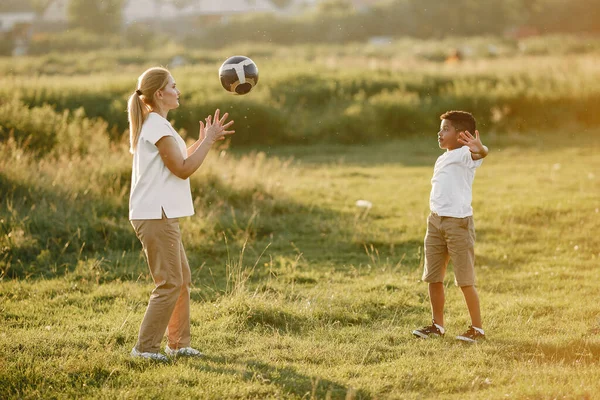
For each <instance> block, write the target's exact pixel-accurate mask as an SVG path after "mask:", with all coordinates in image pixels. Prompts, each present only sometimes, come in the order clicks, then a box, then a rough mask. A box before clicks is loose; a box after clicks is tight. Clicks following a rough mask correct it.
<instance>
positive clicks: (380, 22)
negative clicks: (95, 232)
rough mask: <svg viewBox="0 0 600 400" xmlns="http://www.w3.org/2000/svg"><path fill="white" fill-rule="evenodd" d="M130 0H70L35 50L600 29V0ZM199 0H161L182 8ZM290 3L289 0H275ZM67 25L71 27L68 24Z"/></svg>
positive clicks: (45, 1)
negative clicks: (163, 12)
mask: <svg viewBox="0 0 600 400" xmlns="http://www.w3.org/2000/svg"><path fill="white" fill-rule="evenodd" d="M54 1H56V0H2V2H0V11H10V7H11V4H13V6H14V5H18V7H21V8H22V7H23V5H24V4H25V3H28V4H29V7H30V9H31V10H33V11H34V12H35V13H36V16H37V18H41V15H42V14H43V13H44V11H45V10H46V9H47V8H48V6H49V5H50V4H52V3H53V2H54ZM127 1H128V0H103V1H97V0H68V3H67V17H68V28H69V30H68V31H67V30H66V29H65V30H63V31H62V32H61V31H58V32H53V33H37V34H35V35H34V36H33V37H32V38H31V40H30V45H29V50H28V51H29V53H30V54H39V53H48V52H52V51H69V50H70V51H86V50H96V49H99V48H112V49H114V48H130V47H141V48H145V49H149V48H157V47H160V46H162V45H164V44H165V43H167V42H169V41H179V42H183V43H184V44H186V45H189V46H192V47H221V46H224V45H231V44H233V43H237V42H257V43H260V42H268V43H274V44H282V45H290V44H298V43H348V42H364V41H367V40H369V39H370V38H373V37H391V38H394V37H405V36H410V37H416V38H422V39H439V38H443V37H449V36H482V35H497V36H499V35H504V36H510V37H513V38H517V39H518V38H520V37H522V36H529V35H544V34H561V33H568V34H598V33H600V0H594V1H590V0H502V1H497V0H454V1H452V2H441V1H439V0H382V1H379V2H376V3H375V4H374V5H372V6H369V7H362V8H361V7H357V6H356V5H355V2H353V1H352V0H322V1H321V2H319V3H318V4H317V6H316V7H315V8H313V9H309V10H307V11H306V12H304V13H303V14H298V15H280V16H278V17H274V16H273V15H272V14H245V15H240V16H229V17H228V18H225V19H223V20H222V21H221V22H219V19H215V18H206V17H203V16H194V15H189V16H181V17H178V18H177V19H176V20H171V21H140V22H137V23H134V24H130V25H125V24H124V23H123V9H124V7H125V6H126V5H127ZM194 1H197V0H161V1H160V2H161V3H162V4H165V3H171V4H172V5H174V6H175V7H177V8H178V9H180V10H182V9H184V8H185V7H186V6H188V5H190V4H191V3H193V2H194ZM270 1H272V2H273V4H275V5H276V6H277V7H280V8H281V7H284V6H286V5H288V4H289V2H290V0H270ZM65 28H67V27H65ZM1 42H2V45H1V46H0V53H1V54H11V51H12V44H11V43H12V38H11V36H10V35H9V34H6V35H5V36H4V38H3V40H1Z"/></svg>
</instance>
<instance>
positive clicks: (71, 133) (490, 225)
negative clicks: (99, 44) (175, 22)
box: [0, 44, 600, 399]
mask: <svg viewBox="0 0 600 400" xmlns="http://www.w3.org/2000/svg"><path fill="white" fill-rule="evenodd" d="M426 45H427V46H431V45H429V44H423V46H426ZM398 46H402V44H398ZM406 47H407V48H410V49H413V50H414V49H415V48H416V47H415V46H406ZM258 50H259V49H256V50H253V51H256V52H257V54H258ZM296 50H297V51H294V49H281V50H278V49H275V50H274V49H269V48H268V47H265V48H263V49H262V52H263V53H264V54H267V55H268V57H266V58H265V60H275V61H273V64H272V65H271V64H270V63H269V62H262V63H260V64H259V68H262V69H261V74H262V75H261V79H262V80H261V81H260V82H259V86H258V87H257V88H256V93H254V92H253V93H251V94H250V95H249V96H247V97H245V98H235V97H231V96H227V95H226V94H224V93H222V92H221V91H219V86H218V82H216V80H212V81H211V80H210V79H208V78H207V76H211V74H213V72H214V70H215V66H216V67H218V64H219V61H218V57H215V59H211V60H208V61H206V62H205V64H203V65H185V66H181V67H177V68H173V72H174V74H175V76H176V79H177V80H178V86H181V88H182V90H183V91H184V94H186V87H187V88H189V89H188V90H187V93H188V94H187V95H186V96H187V97H184V99H183V101H182V109H181V110H179V111H177V113H173V120H174V123H175V126H177V127H178V128H179V129H181V130H182V132H183V133H185V134H186V135H188V138H189V139H190V140H191V139H193V137H194V135H195V134H196V133H195V132H196V131H195V129H196V128H195V126H194V125H195V124H197V122H196V121H197V120H198V119H200V118H201V117H202V116H203V115H205V114H208V113H209V112H210V111H212V109H214V108H215V107H217V106H219V107H221V108H222V109H226V110H231V114H232V117H233V118H234V119H235V120H236V130H237V133H236V134H235V136H234V138H232V141H231V143H225V144H223V145H221V146H220V148H218V149H215V151H213V152H212V153H211V155H210V157H209V159H208V160H207V162H206V164H205V165H204V166H203V167H202V169H201V171H199V173H196V174H195V175H194V176H193V177H192V179H191V180H192V190H193V196H194V202H195V208H196V215H195V216H194V217H191V218H187V219H185V220H182V221H181V226H182V232H183V240H184V244H185V245H186V249H187V253H188V257H189V259H190V265H192V274H193V289H192V300H193V303H192V310H191V313H192V335H193V344H194V346H196V347H197V348H199V349H201V350H202V351H203V352H204V353H205V354H206V357H204V358H202V359H178V360H174V361H171V362H169V363H168V364H156V363H151V362H145V361H140V360H132V359H130V358H129V356H128V355H129V351H130V350H131V347H132V346H133V345H134V343H135V340H136V336H137V329H138V328H139V323H140V321H141V318H142V316H143V312H144V309H145V305H146V302H147V300H148V295H149V293H150V291H151V289H152V284H151V279H150V276H149V274H148V270H147V266H146V265H145V261H144V259H143V254H142V252H141V246H140V245H139V243H138V242H137V239H136V238H135V235H134V234H133V230H132V228H131V226H130V225H129V222H128V221H127V207H128V204H127V201H128V195H129V185H130V162H131V159H130V155H129V154H128V153H127V144H126V141H125V138H126V134H125V132H124V130H123V118H124V115H123V110H124V107H123V105H124V103H123V102H124V99H125V98H126V95H127V94H128V93H129V92H131V91H132V90H133V88H134V87H133V86H132V85H134V84H135V78H136V77H137V74H138V73H139V71H140V69H142V68H144V67H145V66H147V65H149V64H150V63H158V62H160V60H161V59H160V58H159V57H157V58H156V59H154V61H153V59H152V57H153V56H152V55H146V56H145V57H147V58H144V57H141V59H140V60H137V61H136V62H135V63H133V64H131V65H125V64H120V63H119V62H116V63H114V64H112V63H110V62H107V64H106V65H108V66H107V67H106V68H100V69H98V70H94V69H93V68H91V69H90V71H89V72H88V73H82V71H75V70H71V71H67V70H65V69H64V68H62V67H57V68H56V69H55V70H54V71H53V72H52V71H51V70H50V69H51V68H52V66H60V65H63V64H64V65H68V63H65V62H64V59H63V58H61V57H58V56H55V58H54V60H52V59H49V58H48V57H49V56H39V57H30V58H22V59H15V60H13V59H6V58H5V59H0V70H2V71H4V72H5V73H4V75H3V76H2V77H0V83H1V84H0V154H2V155H3V156H2V158H0V193H1V194H2V197H1V199H0V279H1V280H0V318H2V329H1V330H0V365H1V368H0V398H151V397H156V398H174V397H181V398H215V399H217V398H261V399H262V398H298V399H300V398H304V399H308V398H310V399H317V398H319V399H320V398H332V399H335V398H342V399H369V398H374V399H375V398H385V399H417V398H419V399H421V398H448V399H459V398H460V399H475V398H486V399H487V398H490V399H500V398H515V399H550V398H552V399H553V398H567V399H581V398H584V399H586V398H589V399H592V398H596V397H598V392H599V391H600V383H598V382H600V373H599V372H598V371H600V369H599V368H598V367H599V362H600V305H599V303H598V302H597V301H596V298H597V296H598V285H597V283H596V279H595V278H596V276H595V275H594V273H595V272H596V271H597V267H598V261H599V259H600V238H598V236H597V235H595V232H597V231H598V230H599V228H600V202H599V200H598V199H599V198H600V176H599V175H598V171H600V159H599V158H598V156H597V153H598V150H600V126H599V125H598V124H597V123H596V118H598V116H597V113H595V112H594V110H595V109H598V108H597V107H596V108H595V109H594V108H592V107H594V106H596V105H597V104H598V103H597V101H598V100H597V99H598V98H599V97H598V96H599V94H600V90H599V89H600V87H599V86H598V83H597V82H598V80H597V77H598V75H599V74H600V69H599V68H598V67H597V65H598V63H597V60H598V54H597V53H596V52H595V50H594V51H591V52H584V53H583V54H572V55H570V56H569V57H565V56H564V55H561V54H541V55H532V54H520V55H518V54H513V53H511V52H510V51H509V50H510V49H509V50H507V54H505V55H503V56H501V57H496V58H489V57H483V56H482V57H473V59H472V60H467V61H464V62H461V63H459V64H446V63H440V62H439V61H435V60H427V59H424V58H421V57H420V56H418V55H415V54H412V55H406V54H408V53H407V51H408V50H405V52H404V53H402V54H404V55H405V56H404V57H403V58H402V57H397V56H390V55H389V54H388V55H386V52H389V51H390V50H389V49H387V50H385V49H377V48H376V49H372V48H369V47H361V48H360V49H359V50H358V51H354V50H352V49H351V48H349V47H338V48H336V52H335V53H332V52H331V50H332V49H331V48H329V49H318V48H317V49H308V48H304V47H299V48H297V49H296ZM230 51H231V52H237V51H241V50H240V49H232V50H230ZM511 51H512V50H511ZM274 52H275V53H276V56H277V57H275V53H274ZM286 53H287V54H288V55H287V56H286V55H285V54H286ZM392 53H393V52H392ZM290 54H292V55H293V57H291V56H290ZM298 54H301V55H302V57H303V62H302V63H296V62H294V60H293V58H295V57H298ZM331 54H334V55H333V56H332V55H331ZM134 55H135V53H134V52H132V58H135V57H134ZM253 56H254V55H253ZM45 57H46V58H45ZM65 57H66V59H67V60H68V59H69V57H71V56H69V55H66V56H65ZM72 57H73V58H72V59H73V60H74V59H78V60H92V59H94V58H97V59H98V60H102V59H105V58H106V59H109V60H110V56H109V55H105V56H102V55H98V54H96V53H94V54H80V55H78V56H77V57H75V56H72ZM104 57H105V58H104ZM254 58H257V57H256V56H254ZM81 62H82V65H85V61H81ZM89 65H95V63H93V62H91V63H90V64H89ZM263 65H264V67H262V66H263ZM38 66H39V68H38ZM8 71H11V72H10V73H9V72H8ZM40 71H42V72H40ZM289 82H292V83H291V84H289V85H288V83H289ZM311 82H312V84H311ZM315 82H316V83H315ZM303 83H304V84H303ZM434 90H435V91H434ZM282 93H283V94H282ZM527 93H529V95H528V96H526V95H524V94H527ZM486 98H487V100H486V101H487V102H486V101H484V100H483V99H486ZM536 99H537V100H536ZM327 100H329V101H327ZM318 101H321V103H317V104H313V103H314V102H318ZM502 101H504V103H503V102H502ZM513 101H514V103H512V102H513ZM536 101H537V103H536ZM517 102H519V103H517ZM532 103H533V104H532ZM515 104H522V105H523V109H525V110H527V109H528V110H535V109H536V108H535V107H534V106H535V104H537V105H540V104H542V105H543V106H544V107H547V108H544V107H542V112H540V113H537V114H531V118H529V119H528V118H525V117H524V116H526V115H527V114H526V113H525V111H523V110H521V109H520V108H518V107H517V108H514V107H515V106H514V105H515ZM454 105H456V107H454ZM469 105H471V106H472V107H474V108H475V109H476V110H480V113H481V121H482V124H481V126H480V129H481V132H482V139H483V141H484V143H485V144H487V145H488V146H489V147H490V150H491V153H490V155H489V157H488V158H486V160H485V161H484V164H483V166H482V168H481V169H479V170H478V172H477V175H476V178H475V184H474V196H473V197H474V201H473V206H474V209H475V223H476V227H477V228H476V229H477V244H476V257H477V261H476V263H477V267H476V269H477V274H478V275H477V276H478V288H479V292H480V296H481V300H482V312H483V317H484V328H485V329H486V333H487V336H488V339H487V341H485V342H483V343H479V344H477V345H475V346H468V345H464V344H463V343H460V342H457V341H456V340H454V336H455V335H457V334H460V333H462V331H463V330H464V329H465V328H466V327H467V325H468V323H469V321H468V318H467V314H466V307H465V305H464V302H463V300H462V297H461V295H460V291H459V289H458V288H456V287H454V285H453V279H452V274H451V273H450V274H449V275H448V277H447V280H446V286H447V302H446V310H447V314H446V315H447V317H446V318H447V330H448V334H447V335H446V337H445V338H443V339H439V340H431V341H423V340H416V339H415V338H414V337H412V335H411V334H410V332H411V331H412V330H413V329H414V328H416V327H420V326H422V325H424V324H426V323H428V322H429V320H430V312H429V303H428V298H427V294H426V293H427V288H426V285H425V284H424V283H423V282H420V277H421V272H422V264H423V254H422V253H423V247H422V241H423V236H424V234H425V218H426V216H427V213H428V195H429V190H430V178H431V174H432V171H433V164H434V162H435V159H436V158H437V157H438V156H439V155H440V154H441V150H440V149H439V148H438V147H437V142H436V138H435V133H436V125H437V124H439V120H438V115H439V113H438V111H439V110H442V109H443V108H467V107H469ZM509 105H510V106H509ZM552 105H555V106H556V107H552ZM504 106H506V107H508V108H510V110H507V108H505V107H504ZM319 107H321V109H320V111H321V113H319ZM386 107H387V108H386ZM477 107H479V108H477ZM511 107H513V108H511ZM244 110H245V112H244ZM369 110H371V111H369ZM378 110H383V111H382V112H381V114H369V113H370V112H375V111H378ZM385 110H387V114H386V113H385V112H384V111H385ZM402 110H405V111H404V114H402V113H401V111H402ZM513 110H521V111H520V112H523V114H521V115H520V116H519V113H518V112H517V111H513ZM577 110H579V111H577ZM442 111H443V110H442ZM577 112H578V113H577ZM319 115H321V116H319ZM385 115H387V117H384V116H385ZM375 116H381V118H375ZM476 116H477V117H478V119H479V115H478V114H477V112H476ZM519 121H520V122H519ZM278 124H279V125H278ZM327 124H329V125H327ZM324 125H325V126H328V127H332V126H333V127H338V128H337V132H339V134H337V135H336V134H334V133H332V132H331V131H330V130H326V129H325V128H323V126H324ZM411 126H412V127H413V128H411V129H409V128H410V127H411ZM359 133H363V134H362V135H359ZM340 136H341V137H340ZM357 200H368V201H370V202H371V203H372V204H373V207H372V208H371V209H364V208H359V207H357V206H356V201H357Z"/></svg>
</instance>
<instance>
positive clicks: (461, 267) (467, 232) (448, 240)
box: [422, 213, 475, 286]
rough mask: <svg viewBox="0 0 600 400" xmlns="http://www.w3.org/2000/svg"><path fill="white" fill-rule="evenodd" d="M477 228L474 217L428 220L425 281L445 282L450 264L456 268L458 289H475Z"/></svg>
mask: <svg viewBox="0 0 600 400" xmlns="http://www.w3.org/2000/svg"><path fill="white" fill-rule="evenodd" d="M474 247H475V224H474V222H473V216H470V217H465V218H454V217H440V216H439V215H437V214H435V213H431V214H430V215H429V217H427V233H426V234H425V268H424V271H423V278H422V279H423V280H424V281H425V282H429V283H437V282H443V281H444V277H445V275H446V268H447V267H448V261H449V260H452V265H453V266H454V282H455V283H456V285H458V286H472V285H475V250H474Z"/></svg>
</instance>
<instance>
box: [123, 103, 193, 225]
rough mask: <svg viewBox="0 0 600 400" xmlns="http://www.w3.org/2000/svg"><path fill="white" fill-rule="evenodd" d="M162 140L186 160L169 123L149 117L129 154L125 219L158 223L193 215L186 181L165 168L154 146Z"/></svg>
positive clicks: (184, 149)
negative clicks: (172, 140)
mask: <svg viewBox="0 0 600 400" xmlns="http://www.w3.org/2000/svg"><path fill="white" fill-rule="evenodd" d="M165 136H172V137H173V138H175V140H176V141H177V144H178V145H179V148H180V150H181V154H182V155H183V157H184V158H186V157H187V147H186V144H185V141H184V140H183V139H182V138H181V136H179V134H178V133H177V131H176V130H175V129H173V127H172V126H171V124H170V123H169V121H167V120H166V119H164V118H163V117H162V116H160V115H159V114H156V113H150V114H149V115H148V117H147V118H146V120H145V121H144V123H143V124H142V131H141V132H140V136H139V139H138V143H137V146H136V149H135V151H134V153H133V166H132V169H131V194H130V197H129V219H130V220H137V219H161V218H162V212H163V210H164V212H165V215H166V216H167V218H179V217H187V216H190V215H193V214H194V204H193V201H192V192H191V190H190V180H189V179H181V178H178V177H177V176H176V175H175V174H173V173H172V172H171V171H170V170H169V169H168V168H167V166H166V165H165V163H164V162H163V160H162V158H161V157H160V154H159V152H158V147H156V142H158V141H159V140H160V139H161V138H163V137H165Z"/></svg>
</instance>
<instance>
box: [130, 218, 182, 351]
mask: <svg viewBox="0 0 600 400" xmlns="http://www.w3.org/2000/svg"><path fill="white" fill-rule="evenodd" d="M131 225H133V229H134V230H135V233H136V235H137V237H138V239H139V240H140V242H142V247H143V249H144V253H145V254H146V260H147V261H148V266H149V267H150V274H151V275H152V279H153V280H154V284H155V285H156V286H155V288H154V290H153V291H152V294H151V295H150V301H149V302H148V308H147V309H146V314H145V315H144V319H143V320H142V325H141V326H140V332H139V335H138V341H137V344H136V345H135V347H136V349H137V351H139V352H142V353H144V352H150V353H157V352H158V351H159V350H160V343H161V341H162V338H163V336H164V335H165V332H166V335H167V340H168V345H169V347H170V348H171V349H178V348H182V347H187V346H189V345H190V283H191V273H190V266H189V264H188V260H187V257H186V255H185V250H184V249H183V244H182V242H181V232H180V230H179V220H178V219H177V218H167V217H166V216H165V215H164V213H163V218H162V219H147V220H132V221H131Z"/></svg>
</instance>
